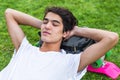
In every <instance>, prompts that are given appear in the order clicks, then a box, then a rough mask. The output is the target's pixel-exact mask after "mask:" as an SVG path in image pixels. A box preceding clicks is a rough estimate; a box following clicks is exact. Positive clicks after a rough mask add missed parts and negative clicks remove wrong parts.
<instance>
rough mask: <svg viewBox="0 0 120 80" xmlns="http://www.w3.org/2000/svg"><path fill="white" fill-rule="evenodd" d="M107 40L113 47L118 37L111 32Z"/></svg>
mask: <svg viewBox="0 0 120 80" xmlns="http://www.w3.org/2000/svg"><path fill="white" fill-rule="evenodd" d="M108 38H109V40H110V41H111V43H113V45H115V44H117V42H118V41H119V35H118V34H117V33H115V32H112V33H111V34H110V35H109V37H108Z"/></svg>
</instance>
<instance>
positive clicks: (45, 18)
mask: <svg viewBox="0 0 120 80" xmlns="http://www.w3.org/2000/svg"><path fill="white" fill-rule="evenodd" d="M44 20H47V21H48V20H49V19H48V18H44ZM51 21H52V22H57V23H59V24H60V22H59V21H58V20H51Z"/></svg>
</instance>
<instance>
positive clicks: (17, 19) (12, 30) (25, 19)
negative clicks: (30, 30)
mask: <svg viewBox="0 0 120 80" xmlns="http://www.w3.org/2000/svg"><path fill="white" fill-rule="evenodd" d="M5 18H6V23H7V28H8V32H9V34H10V37H11V39H12V42H13V44H14V47H15V48H16V50H18V48H19V46H20V44H21V42H22V40H23V38H24V36H25V34H24V32H23V31H22V29H21V28H20V26H19V25H29V26H33V27H35V28H39V29H40V26H41V24H42V21H40V20H39V19H37V18H34V17H32V16H30V15H27V14H25V13H22V12H19V11H16V10H13V9H6V11H5Z"/></svg>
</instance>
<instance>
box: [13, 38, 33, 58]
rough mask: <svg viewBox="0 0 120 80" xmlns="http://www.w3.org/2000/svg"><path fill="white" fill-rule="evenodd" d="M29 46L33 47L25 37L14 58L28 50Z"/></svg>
mask: <svg viewBox="0 0 120 80" xmlns="http://www.w3.org/2000/svg"><path fill="white" fill-rule="evenodd" d="M28 46H32V45H31V44H30V43H29V41H28V40H27V38H26V37H24V38H23V40H22V43H21V45H20V47H19V49H18V51H16V49H15V50H14V54H13V56H15V55H16V54H19V53H21V51H23V50H24V49H26V48H27V47H28Z"/></svg>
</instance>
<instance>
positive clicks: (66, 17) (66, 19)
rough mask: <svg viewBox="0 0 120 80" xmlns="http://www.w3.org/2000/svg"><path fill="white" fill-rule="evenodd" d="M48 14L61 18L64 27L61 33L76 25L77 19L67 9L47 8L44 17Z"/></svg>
mask: <svg viewBox="0 0 120 80" xmlns="http://www.w3.org/2000/svg"><path fill="white" fill-rule="evenodd" d="M48 12H53V13H55V14H57V15H59V16H60V17H61V18H62V22H63V25H64V28H63V32H64V31H65V32H66V31H70V30H72V29H73V28H74V26H76V25H78V21H77V19H76V18H75V16H74V15H73V14H72V12H70V11H69V10H68V9H65V8H61V7H47V8H46V10H45V15H44V17H45V16H46V14H47V13H48Z"/></svg>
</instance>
